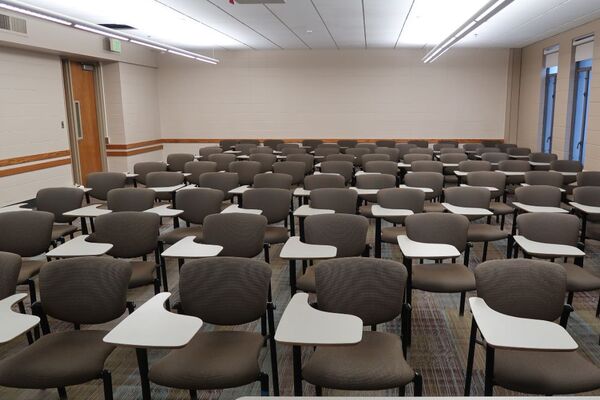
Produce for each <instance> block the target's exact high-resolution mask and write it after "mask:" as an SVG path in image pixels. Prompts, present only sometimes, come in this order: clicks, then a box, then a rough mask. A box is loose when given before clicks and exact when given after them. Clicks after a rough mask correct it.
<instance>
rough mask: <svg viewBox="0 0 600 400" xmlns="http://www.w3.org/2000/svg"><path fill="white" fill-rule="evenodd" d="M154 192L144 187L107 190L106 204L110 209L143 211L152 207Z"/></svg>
mask: <svg viewBox="0 0 600 400" xmlns="http://www.w3.org/2000/svg"><path fill="white" fill-rule="evenodd" d="M155 198H156V193H155V192H154V190H152V189H145V188H120V189H113V190H111V191H110V192H108V199H107V202H106V206H107V208H108V209H109V210H112V211H117V212H118V211H145V210H148V209H150V208H152V207H154V199H155Z"/></svg>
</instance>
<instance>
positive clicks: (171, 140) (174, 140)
mask: <svg viewBox="0 0 600 400" xmlns="http://www.w3.org/2000/svg"><path fill="white" fill-rule="evenodd" d="M244 139H256V138H242V139H240V138H227V139H225V140H244ZM270 139H276V138H270ZM221 140H223V139H210V138H206V139H205V138H185V139H183V138H181V139H179V138H164V139H162V143H219V142H220V141H221ZM258 140H260V141H263V140H267V139H262V138H258ZM282 140H283V141H284V142H286V143H296V142H302V141H303V140H305V139H288V138H286V139H282ZM320 140H322V141H323V142H325V143H335V142H337V141H338V140H357V141H358V142H359V143H374V142H376V141H378V140H395V141H396V142H397V143H406V142H408V141H409V140H428V141H429V143H437V142H440V141H442V142H443V141H445V140H456V141H458V142H459V143H480V142H481V141H482V140H501V141H504V138H497V139H490V138H485V139H466V138H440V139H433V138H415V139H410V138H408V139H407V138H384V139H364V138H339V139H333V138H325V139H320Z"/></svg>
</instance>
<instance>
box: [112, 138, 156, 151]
mask: <svg viewBox="0 0 600 400" xmlns="http://www.w3.org/2000/svg"><path fill="white" fill-rule="evenodd" d="M161 143H162V139H153V140H146V141H144V142H135V143H128V144H107V145H106V149H107V150H129V149H136V148H139V147H147V146H152V145H156V144H161Z"/></svg>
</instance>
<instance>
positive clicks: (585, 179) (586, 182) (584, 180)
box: [577, 171, 600, 187]
mask: <svg viewBox="0 0 600 400" xmlns="http://www.w3.org/2000/svg"><path fill="white" fill-rule="evenodd" d="M577 186H578V187H583V186H600V171H582V172H580V173H578V174H577Z"/></svg>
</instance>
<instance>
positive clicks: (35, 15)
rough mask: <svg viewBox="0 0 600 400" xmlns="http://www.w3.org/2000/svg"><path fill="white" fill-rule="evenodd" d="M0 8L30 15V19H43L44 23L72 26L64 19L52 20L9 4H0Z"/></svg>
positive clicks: (46, 16) (49, 17)
mask: <svg viewBox="0 0 600 400" xmlns="http://www.w3.org/2000/svg"><path fill="white" fill-rule="evenodd" d="M0 8H4V9H6V10H10V11H15V12H18V13H21V14H25V15H31V16H32V17H36V18H41V19H45V20H46V21H51V22H56V23H57V24H62V25H67V26H71V25H73V24H72V23H71V22H69V21H65V20H64V19H60V18H54V17H51V16H50V15H44V14H40V13H37V12H35V11H29V10H26V9H24V8H20V7H15V6H11V5H10V4H4V3H0Z"/></svg>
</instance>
